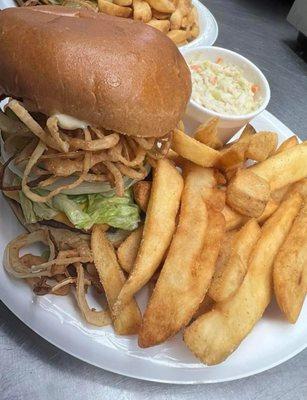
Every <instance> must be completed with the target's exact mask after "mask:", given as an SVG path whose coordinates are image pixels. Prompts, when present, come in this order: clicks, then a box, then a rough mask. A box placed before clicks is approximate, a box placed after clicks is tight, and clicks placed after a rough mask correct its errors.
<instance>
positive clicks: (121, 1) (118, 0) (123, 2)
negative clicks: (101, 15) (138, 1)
mask: <svg viewBox="0 0 307 400" xmlns="http://www.w3.org/2000/svg"><path fill="white" fill-rule="evenodd" d="M112 3H114V4H117V5H118V6H123V7H127V6H131V5H132V0H113V1H112Z"/></svg>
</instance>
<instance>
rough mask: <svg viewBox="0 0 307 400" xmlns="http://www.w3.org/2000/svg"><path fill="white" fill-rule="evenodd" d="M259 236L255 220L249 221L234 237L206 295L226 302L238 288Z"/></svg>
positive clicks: (217, 300)
mask: <svg viewBox="0 0 307 400" xmlns="http://www.w3.org/2000/svg"><path fill="white" fill-rule="evenodd" d="M259 236H260V228H259V225H258V224H257V221H256V220H255V219H251V220H249V221H248V222H247V223H246V224H245V225H244V226H243V227H242V228H241V229H240V230H239V231H238V232H237V233H236V235H235V238H234V241H233V243H232V246H231V251H230V254H229V257H228V258H227V259H226V260H224V262H222V263H220V265H219V268H216V271H215V273H214V276H213V279H212V282H211V285H210V288H209V291H208V294H209V296H210V297H211V298H212V299H213V300H214V301H216V302H220V301H224V300H227V299H228V298H229V297H230V296H232V295H233V294H234V293H235V292H236V291H237V290H238V289H239V287H240V285H241V283H242V282H243V279H244V276H245V274H246V271H247V267H248V260H249V257H250V254H251V251H252V249H253V247H254V245H255V244H256V242H257V240H258V239H259Z"/></svg>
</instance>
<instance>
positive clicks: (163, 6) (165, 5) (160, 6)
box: [146, 0, 175, 13]
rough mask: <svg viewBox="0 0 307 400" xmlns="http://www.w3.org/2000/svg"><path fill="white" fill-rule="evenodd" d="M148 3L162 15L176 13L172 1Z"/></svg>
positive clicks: (162, 0)
mask: <svg viewBox="0 0 307 400" xmlns="http://www.w3.org/2000/svg"><path fill="white" fill-rule="evenodd" d="M146 1H147V3H148V4H149V5H150V7H151V8H153V9H154V10H156V11H160V12H162V13H173V12H174V11H175V5H174V3H172V2H171V1H170V0H146Z"/></svg>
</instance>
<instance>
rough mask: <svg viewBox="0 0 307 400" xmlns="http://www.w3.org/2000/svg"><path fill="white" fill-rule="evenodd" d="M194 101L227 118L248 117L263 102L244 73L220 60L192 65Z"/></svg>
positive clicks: (193, 62)
mask: <svg viewBox="0 0 307 400" xmlns="http://www.w3.org/2000/svg"><path fill="white" fill-rule="evenodd" d="M190 69H191V76H192V83H193V91H192V98H193V100H195V101H196V102H197V103H199V104H201V105H202V106H204V107H206V108H208V109H210V110H213V111H216V112H219V113H222V114H227V115H241V114H249V113H250V112H252V111H255V110H256V109H257V108H258V107H259V106H260V105H261V103H262V98H261V97H260V96H259V95H256V92H258V90H259V87H258V85H255V84H253V83H252V82H249V81H248V80H247V79H246V78H245V77H244V75H243V71H242V70H241V69H240V68H238V67H237V66H235V65H232V64H226V63H224V62H223V61H222V60H221V59H219V60H217V62H212V61H209V60H205V61H199V60H193V61H191V62H190Z"/></svg>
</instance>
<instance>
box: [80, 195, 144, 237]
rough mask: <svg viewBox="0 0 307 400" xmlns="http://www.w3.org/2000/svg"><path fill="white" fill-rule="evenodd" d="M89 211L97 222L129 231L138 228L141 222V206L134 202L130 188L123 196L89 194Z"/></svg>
mask: <svg viewBox="0 0 307 400" xmlns="http://www.w3.org/2000/svg"><path fill="white" fill-rule="evenodd" d="M87 213H88V214H89V215H90V216H91V218H92V220H93V221H95V223H96V224H108V225H110V226H113V227H114V228H120V229H125V230H129V231H131V230H134V229H136V228H137V226H138V223H139V222H140V213H139V208H138V206H137V205H136V204H134V202H133V199H132V196H131V191H130V190H127V191H126V192H125V195H124V196H123V197H118V196H105V195H101V194H96V195H88V207H87Z"/></svg>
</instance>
